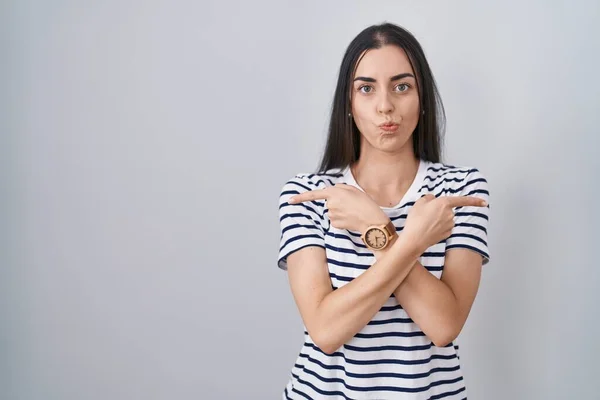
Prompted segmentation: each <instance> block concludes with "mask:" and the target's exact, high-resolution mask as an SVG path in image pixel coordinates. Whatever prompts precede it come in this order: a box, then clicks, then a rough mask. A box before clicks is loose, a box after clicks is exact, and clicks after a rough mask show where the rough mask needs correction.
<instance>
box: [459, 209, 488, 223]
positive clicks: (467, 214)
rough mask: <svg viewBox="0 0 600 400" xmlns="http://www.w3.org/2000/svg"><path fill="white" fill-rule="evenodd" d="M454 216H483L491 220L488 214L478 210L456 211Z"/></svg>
mask: <svg viewBox="0 0 600 400" xmlns="http://www.w3.org/2000/svg"><path fill="white" fill-rule="evenodd" d="M461 208H462V207H461ZM454 216H455V217H478V218H483V219H485V220H488V221H489V217H488V216H487V215H485V214H482V213H478V212H464V211H461V212H455V213H454Z"/></svg>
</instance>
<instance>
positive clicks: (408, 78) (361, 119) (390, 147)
mask: <svg viewBox="0 0 600 400" xmlns="http://www.w3.org/2000/svg"><path fill="white" fill-rule="evenodd" d="M416 84H417V82H416V78H415V76H414V72H413V70H412V67H411V65H410V62H409V60H408V57H407V56H406V53H405V52H404V50H402V49H401V48H399V47H397V46H393V45H386V46H383V47H381V48H380V49H372V50H368V51H367V52H366V54H365V55H364V57H363V58H362V59H361V60H360V62H359V64H358V66H357V68H356V72H355V74H354V77H353V82H352V96H351V101H352V115H353V118H354V122H355V123H356V126H357V127H358V129H359V130H360V132H361V134H362V147H364V146H365V145H367V146H371V147H373V148H375V149H378V150H382V151H386V152H398V151H399V150H400V149H402V148H403V147H404V146H405V145H407V144H408V146H409V148H411V149H412V141H409V139H410V138H411V137H412V133H413V131H414V130H415V127H416V126H417V122H418V121H419V113H420V109H419V93H418V89H417V85H416ZM385 124H388V125H385Z"/></svg>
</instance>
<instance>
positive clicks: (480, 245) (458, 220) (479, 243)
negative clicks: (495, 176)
mask: <svg viewBox="0 0 600 400" xmlns="http://www.w3.org/2000/svg"><path fill="white" fill-rule="evenodd" d="M459 185H460V187H459V188H458V189H457V190H456V195H457V196H475V197H479V198H481V199H484V200H485V201H486V202H487V203H488V205H487V206H486V207H457V208H456V209H455V214H454V228H453V230H452V234H451V235H450V237H449V238H448V240H447V241H446V250H449V249H454V248H465V249H469V250H473V251H475V252H477V253H479V254H481V256H482V257H483V265H485V264H487V263H488V262H489V260H490V253H489V249H488V222H489V210H490V193H489V189H488V182H487V180H486V178H485V177H484V176H483V175H482V174H481V172H479V170H477V169H470V170H469V173H468V174H467V176H466V177H465V179H464V180H463V181H462V182H460V183H459Z"/></svg>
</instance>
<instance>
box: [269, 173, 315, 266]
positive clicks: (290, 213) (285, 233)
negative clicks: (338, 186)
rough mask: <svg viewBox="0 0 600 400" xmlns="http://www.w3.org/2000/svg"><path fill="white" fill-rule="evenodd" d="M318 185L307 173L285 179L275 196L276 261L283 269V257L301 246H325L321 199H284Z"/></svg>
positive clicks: (284, 263) (284, 259)
mask: <svg viewBox="0 0 600 400" xmlns="http://www.w3.org/2000/svg"><path fill="white" fill-rule="evenodd" d="M314 189H318V187H316V185H315V184H314V183H313V182H312V181H311V180H310V178H309V177H307V176H302V175H297V176H296V177H294V178H293V179H291V180H289V181H288V182H287V183H286V184H285V185H284V186H283V189H282V190H281V194H280V196H279V225H280V232H281V237H280V245H279V259H278V262H277V265H278V267H279V268H281V269H283V270H287V257H288V256H289V255H290V254H292V253H294V252H296V251H298V250H300V249H303V248H305V247H308V246H318V247H322V248H325V236H324V235H325V230H324V228H323V226H324V217H323V210H324V202H322V201H309V202H304V203H298V204H289V203H288V199H289V198H290V197H292V196H295V195H297V194H300V193H304V192H306V191H310V190H314Z"/></svg>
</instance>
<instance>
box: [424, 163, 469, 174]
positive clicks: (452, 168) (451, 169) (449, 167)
mask: <svg viewBox="0 0 600 400" xmlns="http://www.w3.org/2000/svg"><path fill="white" fill-rule="evenodd" d="M427 171H433V172H439V171H447V172H460V173H470V172H474V171H477V169H474V168H472V169H461V168H456V167H455V166H454V165H448V164H443V165H442V166H441V167H440V168H436V167H434V166H430V167H429V168H427Z"/></svg>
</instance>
